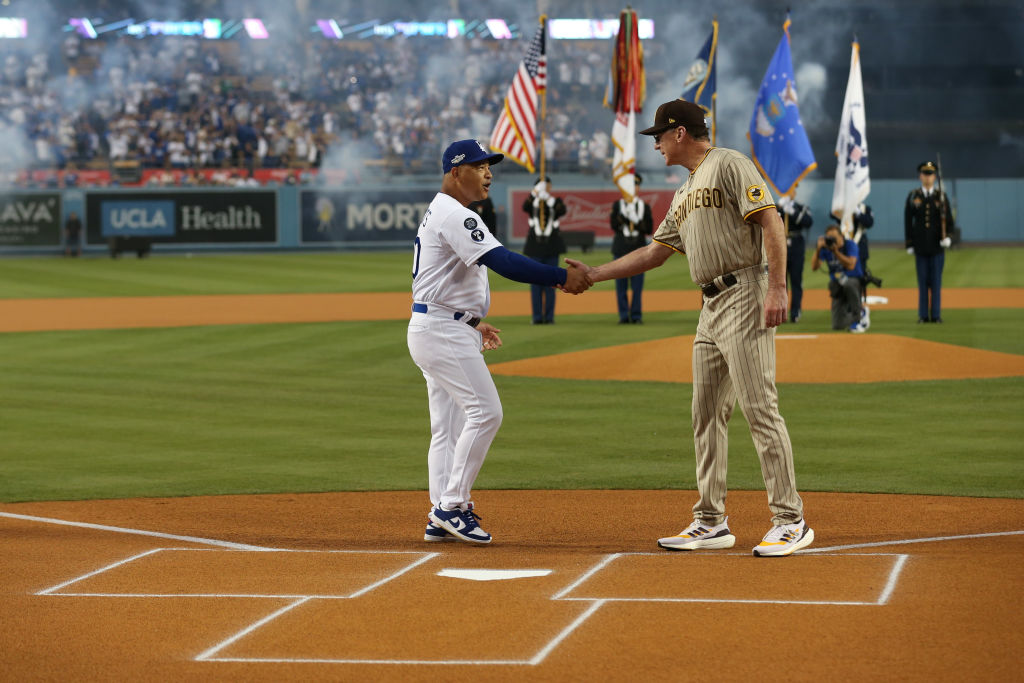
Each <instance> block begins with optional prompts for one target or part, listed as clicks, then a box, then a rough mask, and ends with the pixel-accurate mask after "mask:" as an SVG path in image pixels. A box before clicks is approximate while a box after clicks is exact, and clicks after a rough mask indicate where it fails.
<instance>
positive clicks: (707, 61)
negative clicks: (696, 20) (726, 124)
mask: <svg viewBox="0 0 1024 683" xmlns="http://www.w3.org/2000/svg"><path fill="white" fill-rule="evenodd" d="M717 53H718V21H712V22H711V35H709V36H708V39H707V41H706V42H705V43H704V47H702V48H701V49H700V52H698V53H697V58H696V59H695V60H693V64H691V65H690V70H689V71H687V72H686V80H685V81H683V93H682V95H681V96H680V97H681V98H682V99H684V100H686V101H688V102H693V103H694V104H699V105H700V106H701V107H703V108H704V112H705V113H706V114H707V115H708V116H710V117H711V144H714V142H715V97H716V92H715V91H716V89H717V84H716V82H715V66H716V65H715V60H716V59H717Z"/></svg>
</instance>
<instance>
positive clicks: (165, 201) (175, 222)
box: [85, 189, 277, 244]
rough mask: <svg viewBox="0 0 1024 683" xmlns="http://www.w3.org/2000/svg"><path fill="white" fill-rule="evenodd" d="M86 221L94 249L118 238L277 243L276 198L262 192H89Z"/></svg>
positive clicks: (86, 204)
mask: <svg viewBox="0 0 1024 683" xmlns="http://www.w3.org/2000/svg"><path fill="white" fill-rule="evenodd" d="M85 216H86V234H87V237H88V242H89V244H101V243H104V242H106V241H107V240H109V239H111V238H116V237H142V238H148V239H151V240H152V241H154V242H157V243H165V242H169V243H173V244H224V243H229V244H249V243H261V244H266V243H276V242H277V194H276V193H274V192H267V191H263V190H237V189H236V190H232V191H230V192H223V191H210V192H174V193H170V192H166V193H164V192H132V193H130V194H129V193H126V192H120V193H114V192H89V193H87V194H86V198H85Z"/></svg>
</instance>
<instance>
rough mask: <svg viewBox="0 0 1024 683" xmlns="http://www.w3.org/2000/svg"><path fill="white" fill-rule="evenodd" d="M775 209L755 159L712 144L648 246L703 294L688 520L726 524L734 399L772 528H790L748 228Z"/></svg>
mask: <svg viewBox="0 0 1024 683" xmlns="http://www.w3.org/2000/svg"><path fill="white" fill-rule="evenodd" d="M766 210H772V211H774V210H775V205H774V203H773V201H772V197H771V194H770V193H769V192H768V188H767V185H766V184H765V182H764V179H763V178H762V177H761V176H760V175H759V174H758V172H757V168H756V167H755V166H754V164H753V162H751V160H750V159H749V158H747V157H746V156H744V155H743V154H741V153H739V152H736V151H734V150H730V149H723V148H716V147H712V148H710V149H709V150H708V152H707V154H706V156H705V157H704V160H703V161H702V162H701V163H700V164H698V165H697V167H696V168H694V169H693V172H692V173H690V176H689V178H687V180H686V183H685V184H684V185H683V186H682V187H681V188H680V189H679V190H677V191H676V194H675V196H674V197H673V199H672V204H671V206H670V207H669V210H668V214H667V215H666V216H665V220H664V221H663V222H662V223H661V225H660V226H659V228H658V231H657V232H656V233H655V234H654V240H655V241H656V242H659V243H661V244H664V245H665V246H667V247H670V248H672V249H675V250H676V251H679V252H681V253H685V254H686V255H687V258H688V259H689V262H690V276H691V277H692V278H693V281H694V282H696V283H697V284H698V285H700V286H701V289H702V290H703V291H704V306H703V308H702V309H701V312H700V318H699V321H698V323H697V335H696V338H695V339H694V342H693V416H692V417H693V431H694V448H695V450H696V455H697V489H698V492H699V493H700V499H699V500H698V501H697V504H696V505H695V506H694V508H693V512H694V518H695V519H696V520H697V521H700V522H703V523H704V524H705V525H708V526H717V525H719V524H722V523H723V522H724V520H725V496H726V471H727V465H728V422H729V418H730V417H731V416H732V411H733V408H734V407H735V404H736V401H737V399H738V400H739V404H740V408H741V409H742V410H743V415H744V416H745V417H746V419H747V422H748V423H749V425H750V433H751V436H752V437H753V439H754V445H755V447H756V449H757V455H758V457H759V458H760V460H761V473H762V475H763V476H764V481H765V487H766V489H767V491H768V505H769V508H770V509H771V511H772V521H773V522H774V523H775V524H776V525H777V526H778V525H788V524H796V523H798V522H800V521H801V520H802V519H803V502H802V501H801V499H800V495H799V494H798V493H797V490H796V476H795V473H794V468H793V448H792V444H791V442H790V439H789V432H788V431H787V429H786V423H785V420H783V418H782V415H781V414H780V413H779V403H778V390H777V389H776V387H775V329H774V328H766V327H765V322H764V299H765V295H766V293H767V291H768V265H767V263H766V262H765V253H764V244H763V241H762V229H761V227H760V226H758V225H755V224H753V223H751V222H750V221H749V219H750V217H751V216H752V215H754V214H755V213H757V212H759V211H766Z"/></svg>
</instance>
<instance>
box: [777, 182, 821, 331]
mask: <svg viewBox="0 0 1024 683" xmlns="http://www.w3.org/2000/svg"><path fill="white" fill-rule="evenodd" d="M775 208H776V209H778V211H779V216H780V217H781V218H782V223H783V225H785V227H786V275H788V276H789V291H790V296H791V301H790V304H789V322H791V323H797V322H800V312H801V311H802V310H803V309H802V306H803V301H804V259H805V258H806V255H807V245H806V243H805V241H804V238H805V237H806V234H807V230H808V229H809V228H810V227H811V226H812V225H814V217H813V216H811V210H810V209H809V208H807V207H806V206H804V205H803V204H800V203H798V202H797V201H795V200H794V199H793V198H792V197H790V196H789V195H787V194H784V195H782V196H781V197H779V199H778V201H777V202H775Z"/></svg>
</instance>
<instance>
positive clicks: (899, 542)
mask: <svg viewBox="0 0 1024 683" xmlns="http://www.w3.org/2000/svg"><path fill="white" fill-rule="evenodd" d="M1021 534H1024V531H994V532H991V533H987V534H960V535H959V536H933V537H931V538H908V539H904V540H897V541H878V542H875V543H852V544H850V545H833V546H829V547H825V548H810V549H808V550H798V551H796V552H795V553H793V554H794V555H810V554H811V553H829V552H835V551H836V550H854V549H856V548H883V547H885V546H889V545H908V544H910V543H939V542H941V541H959V540H962V539H965V538H993V537H996V536H1019V535H1021Z"/></svg>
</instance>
